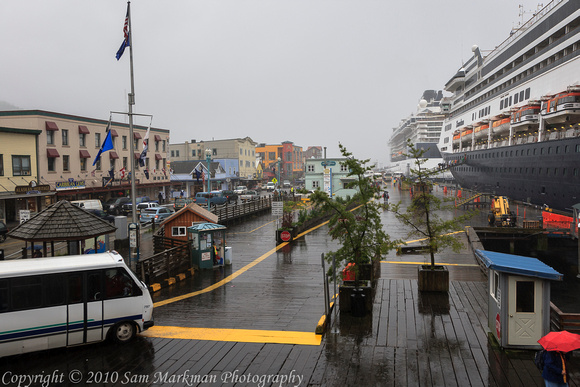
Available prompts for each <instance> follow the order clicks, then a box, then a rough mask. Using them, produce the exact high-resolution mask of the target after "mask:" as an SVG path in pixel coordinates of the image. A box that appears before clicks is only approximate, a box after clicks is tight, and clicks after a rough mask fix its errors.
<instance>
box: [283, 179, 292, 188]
mask: <svg viewBox="0 0 580 387" xmlns="http://www.w3.org/2000/svg"><path fill="white" fill-rule="evenodd" d="M282 187H284V188H292V184H290V180H284V183H283V184H282Z"/></svg>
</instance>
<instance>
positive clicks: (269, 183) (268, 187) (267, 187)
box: [266, 181, 276, 191]
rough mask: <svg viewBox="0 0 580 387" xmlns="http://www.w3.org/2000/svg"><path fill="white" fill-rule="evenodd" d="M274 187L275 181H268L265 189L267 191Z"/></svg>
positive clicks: (272, 189)
mask: <svg viewBox="0 0 580 387" xmlns="http://www.w3.org/2000/svg"><path fill="white" fill-rule="evenodd" d="M275 189H276V183H272V182H271V181H269V182H268V183H267V184H266V190H267V191H274V190H275Z"/></svg>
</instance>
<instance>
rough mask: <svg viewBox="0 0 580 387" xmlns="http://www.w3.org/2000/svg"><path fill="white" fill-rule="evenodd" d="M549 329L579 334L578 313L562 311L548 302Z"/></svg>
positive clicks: (579, 316) (579, 317)
mask: <svg viewBox="0 0 580 387" xmlns="http://www.w3.org/2000/svg"><path fill="white" fill-rule="evenodd" d="M550 330H551V331H568V332H572V333H578V334H580V313H564V312H562V311H561V310H560V309H559V308H558V307H557V306H556V305H554V304H553V303H552V302H550Z"/></svg>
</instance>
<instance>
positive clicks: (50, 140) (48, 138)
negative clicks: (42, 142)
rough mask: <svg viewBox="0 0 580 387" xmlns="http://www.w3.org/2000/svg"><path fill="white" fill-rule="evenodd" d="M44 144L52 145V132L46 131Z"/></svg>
mask: <svg viewBox="0 0 580 387" xmlns="http://www.w3.org/2000/svg"><path fill="white" fill-rule="evenodd" d="M46 143H47V144H48V145H54V131H52V130H48V131H47V132H46Z"/></svg>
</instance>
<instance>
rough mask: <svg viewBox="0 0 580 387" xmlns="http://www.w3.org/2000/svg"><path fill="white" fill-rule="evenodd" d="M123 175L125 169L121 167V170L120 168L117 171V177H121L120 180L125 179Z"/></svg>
mask: <svg viewBox="0 0 580 387" xmlns="http://www.w3.org/2000/svg"><path fill="white" fill-rule="evenodd" d="M125 174H126V173H125V167H123V168H121V169H120V170H119V175H120V176H121V179H124V178H125Z"/></svg>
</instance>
